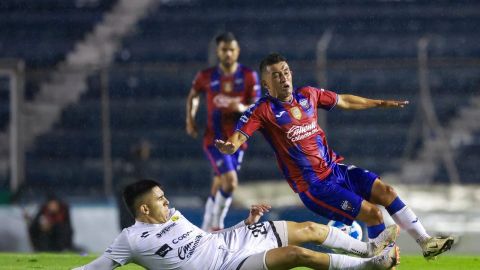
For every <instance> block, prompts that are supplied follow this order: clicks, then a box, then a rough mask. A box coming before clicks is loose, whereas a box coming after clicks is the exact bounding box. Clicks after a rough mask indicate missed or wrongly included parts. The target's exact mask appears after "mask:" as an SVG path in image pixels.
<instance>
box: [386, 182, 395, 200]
mask: <svg viewBox="0 0 480 270" xmlns="http://www.w3.org/2000/svg"><path fill="white" fill-rule="evenodd" d="M385 189H386V192H385V193H386V194H387V195H388V196H389V197H393V198H394V199H395V198H396V197H397V192H396V191H395V189H394V188H393V187H392V186H390V185H386V187H385Z"/></svg>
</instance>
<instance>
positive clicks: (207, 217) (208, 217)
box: [202, 175, 221, 231]
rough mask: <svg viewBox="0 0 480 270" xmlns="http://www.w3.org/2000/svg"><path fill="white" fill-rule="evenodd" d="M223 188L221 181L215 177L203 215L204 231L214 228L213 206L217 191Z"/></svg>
mask: <svg viewBox="0 0 480 270" xmlns="http://www.w3.org/2000/svg"><path fill="white" fill-rule="evenodd" d="M220 187H221V180H220V177H219V176H218V175H215V176H214V177H213V179H212V186H211V187H210V195H209V196H208V198H207V201H206V202H205V211H204V214H203V222H202V230H204V231H210V230H211V228H212V218H213V206H214V201H215V194H217V190H218V189H219V188H220Z"/></svg>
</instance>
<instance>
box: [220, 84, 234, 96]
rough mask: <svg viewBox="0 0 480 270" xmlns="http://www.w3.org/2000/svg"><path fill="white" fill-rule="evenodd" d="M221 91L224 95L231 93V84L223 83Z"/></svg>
mask: <svg viewBox="0 0 480 270" xmlns="http://www.w3.org/2000/svg"><path fill="white" fill-rule="evenodd" d="M222 89H223V92H225V93H230V92H232V90H233V84H232V82H223V83H222Z"/></svg>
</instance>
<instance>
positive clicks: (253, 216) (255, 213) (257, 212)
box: [245, 203, 272, 225]
mask: <svg viewBox="0 0 480 270" xmlns="http://www.w3.org/2000/svg"><path fill="white" fill-rule="evenodd" d="M271 208H272V207H271V206H270V205H268V204H265V203H262V204H254V205H252V206H250V213H249V215H248V218H247V219H246V220H245V224H246V225H251V224H255V223H257V222H258V221H259V220H260V218H261V217H262V216H263V214H265V213H268V212H269V211H270V209H271Z"/></svg>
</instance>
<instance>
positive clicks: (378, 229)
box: [367, 223, 385, 239]
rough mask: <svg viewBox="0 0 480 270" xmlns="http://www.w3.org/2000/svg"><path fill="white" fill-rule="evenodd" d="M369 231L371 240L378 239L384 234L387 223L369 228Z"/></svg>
mask: <svg viewBox="0 0 480 270" xmlns="http://www.w3.org/2000/svg"><path fill="white" fill-rule="evenodd" d="M367 230H368V238H369V239H374V238H377V236H378V235H379V234H381V233H382V232H383V230H385V223H380V224H378V225H373V226H369V227H367Z"/></svg>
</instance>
